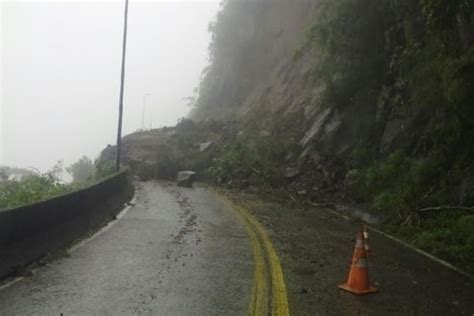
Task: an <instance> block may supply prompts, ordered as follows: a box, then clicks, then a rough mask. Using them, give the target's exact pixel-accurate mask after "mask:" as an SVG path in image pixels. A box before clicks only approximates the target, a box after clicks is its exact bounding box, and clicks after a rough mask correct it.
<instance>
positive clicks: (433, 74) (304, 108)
mask: <svg viewBox="0 0 474 316" xmlns="http://www.w3.org/2000/svg"><path fill="white" fill-rule="evenodd" d="M473 12H474V10H473V4H472V3H471V2H470V1H462V0H457V1H447V0H446V1H434V0H420V1H410V2H406V1H394V0H384V1H377V2H373V1H369V0H358V1H347V0H337V1H329V0H319V1H298V2H287V1H265V0H260V1H252V2H245V1H224V3H223V8H222V10H221V12H220V13H219V15H218V17H217V19H216V22H215V23H214V24H212V26H211V31H212V32H213V42H212V44H211V47H210V55H211V64H210V66H209V68H208V69H207V70H206V72H205V74H204V77H203V80H202V83H201V89H200V97H199V99H198V102H197V104H196V107H195V108H194V109H193V111H192V112H191V114H190V117H191V118H193V119H196V120H201V119H224V120H226V119H231V120H239V121H241V122H242V125H243V126H247V127H248V126H252V127H253V128H256V129H257V130H264V131H268V132H270V133H271V134H272V135H274V136H276V137H279V138H280V139H295V140H296V141H297V142H298V143H299V145H300V147H301V150H302V154H301V156H300V157H299V160H298V164H300V165H301V164H303V163H305V162H307V160H312V162H313V163H316V164H318V163H319V162H320V161H321V160H322V159H323V158H324V159H326V158H327V159H329V160H332V161H335V160H337V161H339V163H342V164H343V165H344V166H343V167H344V169H345V171H344V172H345V173H346V172H347V171H350V172H349V173H348V177H345V178H349V179H346V180H348V181H349V180H350V181H352V182H358V181H359V182H367V181H365V180H367V179H361V177H362V178H364V177H365V175H364V174H363V173H365V171H367V169H370V168H375V169H384V168H385V166H384V165H383V161H385V160H386V159H387V158H389V157H391V160H390V161H392V160H393V161H394V164H395V165H396V166H395V167H396V168H399V170H396V172H395V173H397V174H398V172H401V171H402V170H403V172H404V173H408V174H409V173H410V172H413V174H411V175H410V177H412V178H420V179H418V180H413V181H418V182H417V183H416V185H414V188H413V190H414V192H413V193H410V194H414V195H416V196H424V195H425V194H426V193H428V192H431V193H434V192H436V191H437V190H441V191H443V193H444V196H445V197H446V198H447V199H446V200H445V201H438V200H436V201H435V200H433V201H430V203H434V204H439V203H442V202H443V203H450V204H453V203H454V204H459V203H472V202H473V200H472V199H473V194H472V177H473V170H472V165H471V160H470V159H468V157H472V156H473V154H474V150H473V149H474V145H473V143H472V142H471V141H470V139H472V136H474V128H473V123H474V110H473V108H474V107H473V105H472V100H473V97H474V80H473V78H474V50H473V48H472V44H473V42H474V15H473V14H474V13H473ZM380 164H382V165H380ZM395 167H394V168H395ZM378 171H380V172H382V173H383V170H378ZM461 173H462V174H461ZM384 176H385V175H381V177H382V178H383V177H384ZM391 176H392V175H390V177H391ZM393 176H394V177H398V176H397V175H393ZM400 176H401V175H400ZM390 177H389V178H390ZM421 178H423V179H421ZM425 178H426V179H425ZM337 180H338V181H340V180H341V177H339V178H338V179H337ZM350 181H349V182H350ZM380 181H382V180H380ZM397 181H398V182H402V183H405V182H406V181H409V179H397ZM410 181H411V180H410ZM382 182H383V181H382ZM446 183H449V185H446ZM359 184H360V183H359ZM378 188H379V189H380V186H378ZM367 190H368V191H370V188H362V189H360V188H359V189H358V190H357V188H356V190H355V191H360V192H363V191H367ZM387 190H388V191H399V190H401V188H398V187H397V188H387ZM360 192H359V193H360ZM378 193H380V192H375V193H374V194H371V196H358V195H360V194H355V195H356V196H354V197H355V198H356V199H359V200H372V199H375V198H376V197H377V195H378ZM385 193H387V192H385ZM431 193H430V195H431ZM388 195H393V196H394V195H399V196H400V195H401V196H402V197H401V198H402V200H406V199H411V197H410V198H409V197H407V196H406V195H408V193H401V192H395V193H393V192H390V193H387V194H385V198H384V199H385V200H387V201H386V202H390V203H392V202H393V203H395V201H388V200H389V198H388V197H387V196H388ZM434 195H436V194H434ZM448 196H449V198H448ZM393 199H395V197H393ZM403 203H404V204H407V203H408V204H410V205H403V208H410V207H413V206H415V205H411V204H413V203H414V202H413V201H410V202H406V201H404V202H403ZM426 203H428V201H426ZM426 203H425V204H426ZM430 203H428V204H430ZM416 206H417V207H419V205H416ZM400 207H402V206H400V205H398V206H393V205H392V208H400Z"/></svg>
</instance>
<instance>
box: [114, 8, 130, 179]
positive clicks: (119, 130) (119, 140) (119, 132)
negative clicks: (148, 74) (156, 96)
mask: <svg viewBox="0 0 474 316" xmlns="http://www.w3.org/2000/svg"><path fill="white" fill-rule="evenodd" d="M127 22H128V0H125V14H124V24H123V41H122V73H121V76H120V100H119V118H118V128H117V153H116V159H115V170H116V171H117V172H118V171H120V154H121V151H122V118H123V86H124V82H125V55H126V51H127Z"/></svg>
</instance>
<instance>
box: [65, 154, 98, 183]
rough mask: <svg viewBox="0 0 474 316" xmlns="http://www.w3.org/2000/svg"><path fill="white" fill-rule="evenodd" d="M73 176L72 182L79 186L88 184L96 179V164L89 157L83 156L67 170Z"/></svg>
mask: <svg viewBox="0 0 474 316" xmlns="http://www.w3.org/2000/svg"><path fill="white" fill-rule="evenodd" d="M66 171H67V172H68V173H69V174H70V175H71V176H72V181H73V182H75V183H79V184H86V183H88V182H90V181H92V180H93V179H94V173H95V168H94V163H93V162H92V160H91V159H90V158H89V157H86V156H83V157H82V158H81V159H79V160H78V161H77V162H75V163H73V164H72V165H71V166H69V167H67V168H66Z"/></svg>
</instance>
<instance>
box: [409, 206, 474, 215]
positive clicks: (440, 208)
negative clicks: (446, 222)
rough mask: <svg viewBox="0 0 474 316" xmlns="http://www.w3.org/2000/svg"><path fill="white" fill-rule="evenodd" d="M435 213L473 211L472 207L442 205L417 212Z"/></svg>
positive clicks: (473, 207)
mask: <svg viewBox="0 0 474 316" xmlns="http://www.w3.org/2000/svg"><path fill="white" fill-rule="evenodd" d="M436 211H469V212H472V211H474V206H460V205H457V206H456V205H455V206H453V205H444V206H432V207H425V208H422V209H420V210H418V213H426V212H436Z"/></svg>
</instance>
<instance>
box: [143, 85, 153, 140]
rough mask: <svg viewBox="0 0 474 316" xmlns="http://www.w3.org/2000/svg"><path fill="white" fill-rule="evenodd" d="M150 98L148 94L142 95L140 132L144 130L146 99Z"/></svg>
mask: <svg viewBox="0 0 474 316" xmlns="http://www.w3.org/2000/svg"><path fill="white" fill-rule="evenodd" d="M148 96H151V94H150V93H145V94H144V95H143V111H142V130H143V131H144V130H145V108H146V97H148Z"/></svg>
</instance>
